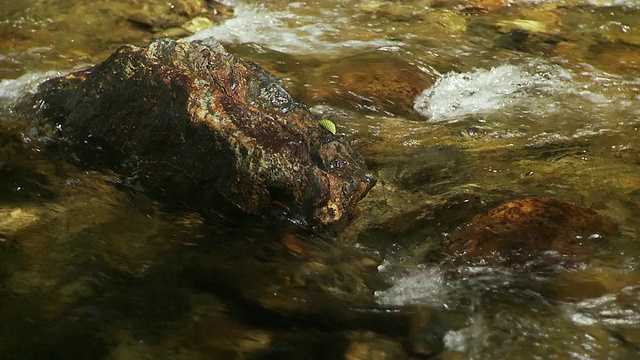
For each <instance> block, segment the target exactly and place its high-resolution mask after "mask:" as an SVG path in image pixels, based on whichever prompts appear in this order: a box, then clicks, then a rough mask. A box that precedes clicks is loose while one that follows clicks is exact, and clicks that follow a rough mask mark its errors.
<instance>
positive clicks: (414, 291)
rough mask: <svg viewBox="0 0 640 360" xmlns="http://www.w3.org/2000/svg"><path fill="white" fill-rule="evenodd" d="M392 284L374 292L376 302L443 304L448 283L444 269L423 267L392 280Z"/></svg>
mask: <svg viewBox="0 0 640 360" xmlns="http://www.w3.org/2000/svg"><path fill="white" fill-rule="evenodd" d="M391 282H392V284H393V285H392V286H391V287H390V288H389V289H387V290H384V291H376V292H375V293H374V295H375V298H376V302H378V304H380V305H386V306H402V305H407V304H422V305H432V306H441V305H442V304H443V303H444V300H445V296H446V285H445V280H444V277H443V274H442V271H441V270H439V269H437V268H435V267H434V268H423V269H420V270H418V271H415V272H413V273H411V274H409V275H408V276H403V277H398V278H395V279H392V280H391Z"/></svg>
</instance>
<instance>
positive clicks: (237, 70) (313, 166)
mask: <svg viewBox="0 0 640 360" xmlns="http://www.w3.org/2000/svg"><path fill="white" fill-rule="evenodd" d="M35 100H36V102H37V103H39V104H40V108H41V113H40V115H41V118H42V121H43V122H45V123H47V124H49V126H55V127H57V128H58V130H59V131H58V133H59V135H60V136H61V137H62V138H65V139H67V140H69V141H70V143H71V144H72V148H73V149H74V152H75V154H76V156H78V157H79V158H80V159H81V160H82V161H83V162H85V163H89V164H94V165H95V164H100V165H102V166H105V165H106V166H109V167H111V168H115V169H117V170H119V171H123V172H124V173H127V174H128V175H132V174H133V173H136V174H141V176H138V177H137V178H136V180H139V181H140V182H142V183H143V184H144V185H146V186H147V187H149V188H152V189H155V190H157V192H160V193H161V195H162V196H163V197H165V198H169V199H177V200H178V201H181V202H186V203H188V204H189V206H190V207H193V208H196V209H199V210H203V211H205V212H206V211H208V210H215V211H220V210H225V209H226V210H230V209H236V208H239V209H240V210H242V211H243V212H245V213H248V214H255V215H262V214H266V213H274V214H284V216H287V217H291V218H294V219H295V220H296V221H300V222H302V223H309V224H312V225H327V224H332V223H336V222H339V221H341V220H344V219H346V218H347V216H348V215H349V214H350V213H351V212H352V211H353V209H354V207H355V205H356V203H357V202H358V201H359V200H360V199H361V198H362V197H364V196H365V195H366V193H367V192H368V191H369V189H370V188H371V187H372V186H373V185H374V184H375V179H374V178H373V177H372V176H370V175H368V174H367V169H366V166H365V165H364V161H363V159H362V157H361V156H360V155H359V154H358V153H357V152H355V151H354V150H353V149H352V148H351V146H350V145H349V144H348V142H347V141H346V140H345V139H344V138H342V137H340V136H335V135H333V134H331V133H329V132H328V131H326V130H324V129H323V128H321V127H319V126H318V125H317V124H316V121H317V119H316V118H315V117H314V116H313V114H311V112H309V110H308V109H307V107H306V105H304V104H303V103H301V102H299V101H298V100H296V99H294V98H293V97H291V96H290V95H289V94H288V93H287V92H286V90H285V89H284V88H283V87H282V85H281V83H280V82H279V81H278V80H277V79H276V78H275V77H273V76H272V75H271V74H269V73H268V72H266V71H265V70H263V69H262V68H260V67H259V66H257V65H255V64H253V63H250V62H245V61H243V60H241V59H239V58H237V57H235V56H233V55H231V54H229V53H227V52H226V51H225V50H224V49H223V48H222V46H221V45H220V44H218V43H217V42H215V41H214V40H210V41H205V42H200V43H189V42H185V41H173V40H169V39H161V40H158V41H155V42H153V43H152V44H151V45H149V46H148V47H146V48H139V47H135V46H125V47H122V48H121V49H119V50H118V51H117V52H116V53H114V54H113V55H112V56H111V57H110V58H109V59H107V60H106V61H105V62H103V63H101V64H99V65H97V66H95V67H93V68H90V69H88V70H84V71H80V72H76V73H72V74H69V75H66V76H63V77H60V78H55V79H52V80H49V81H47V82H46V83H44V84H42V85H41V86H40V88H39V92H38V94H37V95H36V96H35Z"/></svg>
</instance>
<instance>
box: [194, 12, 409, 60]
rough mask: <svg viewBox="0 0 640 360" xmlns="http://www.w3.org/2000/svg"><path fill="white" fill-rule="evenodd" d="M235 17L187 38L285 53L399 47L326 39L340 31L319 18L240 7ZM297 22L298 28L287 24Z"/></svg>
mask: <svg viewBox="0 0 640 360" xmlns="http://www.w3.org/2000/svg"><path fill="white" fill-rule="evenodd" d="M234 13H235V17H234V18H232V19H230V20H228V21H226V22H224V23H223V24H221V25H218V26H214V27H211V28H208V29H205V30H202V31H200V32H198V33H196V34H194V35H193V36H190V37H188V38H187V40H189V41H194V40H202V39H206V38H210V37H213V38H215V39H217V40H218V41H220V42H223V43H240V44H242V43H256V44H260V45H262V46H265V47H267V48H270V49H273V50H277V51H281V52H286V53H305V54H306V53H327V52H334V51H338V50H340V49H347V48H368V47H372V48H378V47H383V46H394V45H398V44H400V42H397V41H389V40H383V39H378V40H368V41H361V40H347V41H342V42H335V41H328V40H326V39H324V38H325V37H326V36H329V35H331V34H335V33H339V32H340V30H339V29H338V28H336V27H335V26H334V25H332V24H330V23H329V22H325V23H319V22H318V19H317V18H314V17H307V16H298V15H295V14H292V13H286V12H270V11H267V10H265V9H263V8H256V7H252V6H247V5H239V6H238V7H236V8H235V10H234ZM289 23H295V24H296V25H297V26H296V27H291V26H289V25H288V24H289Z"/></svg>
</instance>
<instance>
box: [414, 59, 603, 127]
mask: <svg viewBox="0 0 640 360" xmlns="http://www.w3.org/2000/svg"><path fill="white" fill-rule="evenodd" d="M538 70H539V72H534V73H531V72H529V71H525V70H523V69H521V68H520V67H517V66H514V65H501V66H498V67H495V68H492V69H490V70H485V69H478V70H475V71H472V72H468V73H453V72H451V73H447V74H445V75H444V76H442V77H441V78H440V79H438V81H437V82H436V83H435V84H434V85H433V86H432V87H431V88H429V89H427V90H425V91H423V92H422V94H420V95H418V96H417V97H416V100H415V104H414V108H415V110H416V111H418V112H419V113H420V114H421V115H423V116H425V117H427V118H428V119H430V120H431V121H433V122H441V121H446V122H454V121H459V120H461V119H462V118H464V117H465V116H467V115H471V114H484V113H490V112H494V111H498V110H501V109H504V108H508V107H515V106H519V105H524V104H525V103H527V99H528V98H530V97H536V98H538V100H539V98H540V97H543V96H549V97H551V96H554V95H557V94H558V93H562V92H573V90H570V89H567V86H566V85H565V83H566V82H567V81H569V80H570V79H571V75H570V74H569V73H568V72H566V71H563V70H561V69H557V68H552V69H551V68H544V69H542V68H540V69H538ZM550 70H551V71H550ZM589 96H592V94H591V93H589ZM537 103H540V101H537ZM546 103H547V105H550V104H553V102H546ZM549 110H552V109H547V111H549Z"/></svg>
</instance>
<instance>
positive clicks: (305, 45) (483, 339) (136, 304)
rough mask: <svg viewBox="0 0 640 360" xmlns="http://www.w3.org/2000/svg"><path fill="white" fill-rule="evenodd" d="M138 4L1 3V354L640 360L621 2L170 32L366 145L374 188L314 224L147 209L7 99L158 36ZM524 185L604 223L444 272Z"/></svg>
mask: <svg viewBox="0 0 640 360" xmlns="http://www.w3.org/2000/svg"><path fill="white" fill-rule="evenodd" d="M52 3H54V4H52ZM142 3H143V2H136V1H134V2H130V3H129V4H127V5H121V4H122V2H117V1H111V2H110V1H107V0H103V1H80V0H77V1H70V0H69V1H58V2H48V1H39V0H30V1H24V0H4V1H3V2H2V5H1V6H0V258H1V261H0V320H1V321H0V358H2V359H85V358H86V359H101V358H105V359H142V358H149V359H227V358H249V359H254V358H255V359H263V358H274V359H313V358H317V359H340V358H347V359H404V358H434V359H506V358H508V359H636V358H640V267H639V266H640V246H638V244H637V241H638V235H637V233H638V230H639V229H640V221H639V220H638V219H640V206H639V205H638V204H640V138H639V135H640V134H639V129H640V3H638V2H636V1H634V0H609V1H607V0H475V1H463V0H408V1H402V2H395V1H382V0H380V1H348V0H318V1H296V2H288V1H280V0H269V1H264V2H260V3H252V2H249V1H239V2H228V3H225V4H224V5H225V6H227V7H230V8H232V9H233V14H232V15H229V16H228V17H226V18H223V19H220V21H219V23H216V24H209V25H208V26H204V27H203V28H201V29H199V31H195V30H194V31H192V32H191V33H188V34H181V35H180V36H184V37H186V38H187V39H191V40H193V39H201V38H206V37H214V38H216V39H218V40H219V41H220V42H222V43H223V45H224V46H225V48H227V50H229V51H230V52H232V53H235V54H237V55H239V56H241V57H244V58H246V59H250V60H252V61H254V62H256V63H258V64H260V65H261V66H263V67H265V68H266V69H268V70H269V71H271V72H273V73H274V74H275V75H277V76H278V77H280V78H281V79H282V80H283V82H284V84H285V85H286V86H287V88H288V89H289V91H290V92H292V93H293V94H294V95H296V96H297V97H299V98H301V99H302V100H304V101H305V102H306V103H307V104H308V105H309V106H310V107H311V109H312V110H313V111H314V112H315V113H317V114H318V115H319V116H322V117H326V118H330V119H332V120H333V121H334V122H335V123H336V124H337V127H338V132H339V133H341V134H343V135H345V136H347V137H348V138H349V140H351V141H352V143H353V144H354V147H356V148H357V149H358V150H359V151H360V152H361V153H362V154H363V156H364V157H365V159H366V161H367V164H368V166H369V167H370V169H371V171H372V172H373V173H374V174H375V175H376V176H377V177H378V179H379V183H378V184H377V185H376V187H374V188H373V190H372V191H371V192H370V194H369V195H368V196H367V198H365V199H364V200H363V201H362V202H361V203H360V205H359V209H360V213H359V215H358V217H357V218H356V219H355V220H354V222H353V223H352V224H350V225H349V226H348V227H347V228H346V229H345V230H344V231H342V232H340V233H338V234H336V235H331V236H329V235H327V236H324V237H322V238H320V237H318V236H317V235H313V234H308V233H305V232H304V231H301V230H299V229H296V228H295V227H294V226H293V225H292V226H291V227H290V228H287V227H286V226H285V227H283V226H281V225H272V224H265V223H264V222H256V221H254V220H246V219H227V218H220V219H219V220H217V221H216V220H207V221H204V220H203V219H202V218H201V217H200V216H199V215H198V214H197V213H194V212H190V211H189V210H188V209H172V208H167V207H166V206H165V205H164V204H162V203H158V202H157V201H155V200H154V199H152V198H148V197H147V196H146V195H145V194H146V193H145V191H144V189H140V188H138V187H137V186H136V185H135V182H132V181H129V179H123V178H122V177H120V176H119V175H118V174H113V173H109V172H106V171H101V170H96V169H87V168H85V167H81V166H79V165H77V164H75V163H74V162H73V159H72V158H70V157H69V156H68V155H67V154H64V153H61V152H56V150H55V149H56V147H55V146H52V145H51V143H52V139H48V138H42V137H40V136H39V135H38V134H39V132H37V131H35V130H34V128H33V126H32V124H31V123H30V121H29V120H30V119H25V118H24V116H22V115H20V114H19V113H17V112H15V111H14V110H13V107H12V106H13V104H14V103H15V101H17V100H18V99H19V98H20V97H21V96H24V95H25V94H28V93H30V92H33V91H35V88H36V86H37V84H38V83H39V82H41V81H43V80H44V79H47V78H50V77H53V76H56V75H58V74H63V73H65V72H68V71H71V70H74V69H79V68H83V67H86V66H89V65H91V64H95V63H98V62H100V61H102V60H103V59H105V58H106V56H108V54H110V53H111V52H113V51H114V50H115V49H116V48H117V47H118V46H120V45H123V44H126V43H134V44H137V45H145V44H147V43H148V42H149V41H151V40H152V39H153V37H157V36H161V35H162V34H161V33H159V32H153V31H151V30H150V29H149V28H145V27H144V26H142V27H141V26H140V22H139V21H133V22H132V21H129V20H127V18H126V17H124V16H123V15H122V13H124V12H125V10H122V9H125V8H127V7H133V6H141V7H142V6H143V5H142ZM180 3H181V2H180V1H174V2H171V1H169V2H167V3H166V6H167V7H168V8H170V9H173V8H174V4H180ZM183 3H184V2H183ZM175 6H177V5H175ZM531 196H548V197H552V198H555V199H559V200H562V201H567V202H571V203H575V204H579V205H580V206H582V207H585V208H590V209H593V210H595V211H597V212H598V213H599V214H602V215H604V216H607V217H608V218H610V219H612V220H614V221H615V222H616V223H618V224H619V225H620V235H619V236H617V237H615V238H614V239H611V241H610V242H609V243H607V244H606V246H603V247H602V248H600V249H598V251H597V252H595V253H593V254H591V255H590V256H589V257H588V258H587V259H586V260H584V259H583V260H580V261H578V262H570V261H565V260H566V259H563V258H562V256H559V255H558V254H545V255H544V256H545V257H546V260H544V266H529V264H524V263H517V264H515V265H508V266H507V265H492V264H490V263H486V262H483V261H479V262H470V263H467V264H463V265H453V266H452V265H450V264H449V265H445V264H443V262H442V256H441V255H440V246H441V244H442V242H443V241H444V239H446V238H447V237H448V236H449V235H450V234H451V233H452V232H454V231H456V229H458V228H459V227H460V226H462V224H464V223H465V222H467V221H469V220H470V219H471V218H472V217H473V216H475V215H478V214H484V213H486V212H487V211H488V210H489V209H491V208H492V207H494V206H496V205H499V204H500V203H502V202H504V201H508V200H512V199H518V198H524V197H531ZM594 235H597V234H594ZM549 259H551V260H549ZM532 261H533V262H535V261H536V259H533V260H532Z"/></svg>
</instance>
